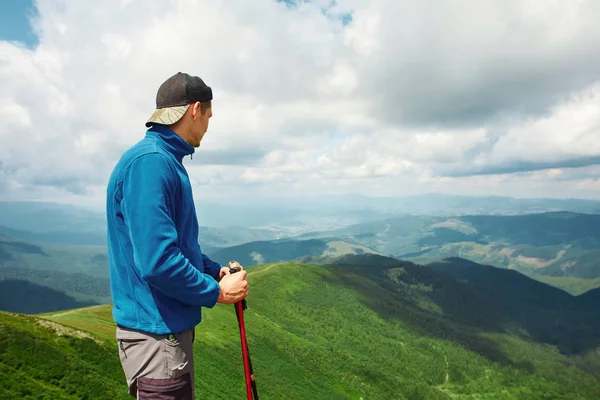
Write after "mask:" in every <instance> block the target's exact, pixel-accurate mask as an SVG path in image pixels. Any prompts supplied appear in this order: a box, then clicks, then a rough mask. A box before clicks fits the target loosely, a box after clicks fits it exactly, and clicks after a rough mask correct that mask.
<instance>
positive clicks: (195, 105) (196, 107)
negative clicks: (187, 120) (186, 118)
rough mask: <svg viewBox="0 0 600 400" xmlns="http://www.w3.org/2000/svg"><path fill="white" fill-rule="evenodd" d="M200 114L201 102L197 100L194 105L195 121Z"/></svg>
mask: <svg viewBox="0 0 600 400" xmlns="http://www.w3.org/2000/svg"><path fill="white" fill-rule="evenodd" d="M198 116H200V102H198V101H197V102H195V103H194V104H193V105H192V119H193V120H194V121H195V120H196V118H198Z"/></svg>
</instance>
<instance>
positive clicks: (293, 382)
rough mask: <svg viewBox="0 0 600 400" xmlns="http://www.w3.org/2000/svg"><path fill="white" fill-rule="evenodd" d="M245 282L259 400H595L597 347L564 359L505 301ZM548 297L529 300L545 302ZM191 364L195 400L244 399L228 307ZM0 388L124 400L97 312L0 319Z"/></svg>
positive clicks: (411, 276)
mask: <svg viewBox="0 0 600 400" xmlns="http://www.w3.org/2000/svg"><path fill="white" fill-rule="evenodd" d="M507 276H511V275H507ZM507 279H508V278H507ZM517 279H521V278H520V277H519V278H517ZM248 280H249V282H250V285H251V295H250V296H249V297H248V309H247V310H246V313H245V322H246V332H247V335H248V345H249V349H250V354H251V356H252V364H253V367H254V375H255V378H256V382H257V387H258V392H259V395H260V397H261V398H262V399H274V398H285V399H299V400H302V399H310V400H313V399H359V398H363V399H397V398H406V399H414V400H420V399H423V400H430V399H431V400H442V399H443V400H449V399H477V398H486V399H509V398H510V399H513V398H515V399H524V400H527V399H536V400H537V399H595V398H600V356H599V354H598V352H597V348H598V344H597V343H589V342H587V346H577V345H576V344H577V343H578V336H577V335H574V336H572V337H571V338H570V340H571V341H572V343H574V345H572V346H570V348H571V349H572V350H573V349H578V352H576V353H570V352H568V351H565V350H562V351H561V350H560V349H559V348H558V347H557V346H555V345H552V344H551V343H552V340H553V337H552V336H551V335H550V333H551V332H547V334H548V337H549V338H548V340H546V339H543V338H542V337H540V336H539V335H535V334H534V335H532V334H531V333H530V332H528V331H527V328H528V325H527V321H526V319H525V320H524V319H522V318H520V316H519V315H518V314H514V313H512V312H509V311H511V309H510V308H509V309H506V308H505V307H506V305H507V304H510V301H509V299H508V298H507V297H510V295H509V296H506V297H505V296H501V295H498V294H496V293H492V292H489V291H487V290H486V289H484V288H483V287H481V286H475V285H473V284H471V283H467V282H460V281H458V280H456V279H455V278H453V277H452V276H450V275H448V274H446V273H441V272H439V271H436V270H435V269H433V268H429V267H425V266H419V265H416V264H413V263H410V262H403V261H398V260H394V259H389V258H384V257H381V256H377V255H349V256H342V257H338V258H336V259H333V260H330V262H329V264H326V265H323V266H315V265H310V264H300V263H274V264H267V265H260V266H254V267H253V268H252V269H251V270H250V271H249V273H248ZM549 290H550V292H541V294H540V296H548V295H552V293H553V292H552V290H557V289H552V288H549ZM514 301H517V302H521V303H523V306H525V307H535V306H536V304H537V303H536V301H537V300H536V299H535V298H533V299H528V298H526V297H525V298H519V299H515V300H514ZM552 307H554V306H552ZM586 312H587V317H588V318H589V319H590V320H595V321H598V320H599V319H598V318H597V317H598V311H597V310H596V309H588V310H587V311H586ZM548 316H549V317H550V318H554V317H555V315H548ZM546 326H547V327H549V328H548V329H549V330H550V331H552V330H555V328H554V327H553V326H552V323H551V321H548V324H547V325H546ZM556 329H562V327H561V326H558V328H556ZM596 333H597V332H596ZM595 337H596V338H598V337H600V335H597V334H596V336H595ZM594 346H595V347H594ZM567 347H569V346H567ZM194 352H195V355H194V358H195V362H196V366H197V369H196V371H197V375H196V381H197V394H198V396H201V397H203V398H228V399H229V398H231V399H237V398H244V381H243V366H242V359H241V354H240V342H239V335H238V326H237V322H236V317H235V313H234V309H233V307H232V306H225V305H217V306H216V307H214V308H213V309H206V310H205V311H204V320H203V322H202V323H201V324H200V325H199V326H198V327H197V328H196V341H195V343H194ZM49 360H52V362H49ZM223 376H226V377H227V379H223ZM0 379H2V382H3V385H0V398H4V397H5V398H22V397H23V396H24V393H28V394H30V395H31V396H32V397H34V398H38V397H42V396H43V395H46V396H47V397H51V398H59V399H60V398H70V397H68V396H71V397H77V398H81V399H92V398H94V399H105V398H106V399H109V398H115V399H121V398H122V399H125V398H126V397H127V396H126V393H125V386H124V380H123V376H122V372H121V371H120V366H119V362H118V355H117V345H116V343H115V339H114V323H113V322H112V317H111V309H110V307H108V306H99V307H92V308H84V309H78V310H71V311H67V312H59V313H52V314H46V315H42V316H18V315H11V314H6V313H0ZM23 379H26V381H25V382H26V383H25V382H24V381H23Z"/></svg>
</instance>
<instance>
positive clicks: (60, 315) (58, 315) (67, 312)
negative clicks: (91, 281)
mask: <svg viewBox="0 0 600 400" xmlns="http://www.w3.org/2000/svg"><path fill="white" fill-rule="evenodd" d="M104 306H105V304H98V305H97V306H91V307H86V308H87V309H92V308H98V307H104ZM80 311H81V309H80V308H76V309H73V310H68V311H64V312H59V313H56V314H49V315H45V316H42V318H44V317H52V318H55V317H64V316H65V315H69V314H73V313H76V312H80Z"/></svg>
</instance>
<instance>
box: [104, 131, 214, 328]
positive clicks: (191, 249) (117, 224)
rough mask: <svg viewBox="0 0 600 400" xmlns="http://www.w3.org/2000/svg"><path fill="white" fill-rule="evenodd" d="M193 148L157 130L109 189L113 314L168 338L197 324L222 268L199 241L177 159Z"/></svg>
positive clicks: (127, 156) (128, 155) (118, 169)
mask: <svg viewBox="0 0 600 400" xmlns="http://www.w3.org/2000/svg"><path fill="white" fill-rule="evenodd" d="M193 153H194V147H192V146H191V145H189V144H188V143H186V142H185V141H184V140H183V139H181V137H179V136H178V135H177V134H176V133H175V132H173V131H172V130H171V129H169V128H168V127H165V126H163V125H155V126H152V127H151V128H150V129H148V131H147V132H146V136H145V137H144V138H143V139H142V140H141V141H140V142H138V143H137V144H135V145H134V146H132V147H131V148H130V149H129V150H127V151H126V152H125V153H124V154H123V155H122V157H121V159H120V160H119V162H118V163H117V165H116V166H115V168H114V170H113V172H112V174H111V176H110V180H109V182H108V186H107V193H106V195H107V198H106V200H107V202H106V211H107V228H108V260H109V269H110V284H111V292H112V299H113V317H114V320H115V322H116V323H117V324H118V325H121V326H124V327H127V328H132V329H137V330H142V331H146V332H151V333H155V334H166V333H175V332H181V331H184V330H187V329H190V328H192V327H194V326H196V325H197V324H198V323H200V321H201V320H202V313H201V308H202V307H209V308H211V307H213V306H214V305H215V304H216V302H217V299H218V297H219V291H220V288H219V284H218V282H217V279H218V275H219V270H220V268H221V265H220V264H218V263H216V262H214V261H212V260H210V259H209V258H208V257H206V256H205V255H204V254H202V250H201V248H200V245H199V244H198V220H197V216H196V210H195V207H194V200H193V197H192V189H191V186H190V180H189V177H188V174H187V171H186V169H185V167H184V166H183V157H184V156H186V155H190V154H193Z"/></svg>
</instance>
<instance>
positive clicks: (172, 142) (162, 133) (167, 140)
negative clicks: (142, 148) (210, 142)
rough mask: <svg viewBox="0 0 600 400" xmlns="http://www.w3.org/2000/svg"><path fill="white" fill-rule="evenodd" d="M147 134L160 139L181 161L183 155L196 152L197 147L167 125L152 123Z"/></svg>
mask: <svg viewBox="0 0 600 400" xmlns="http://www.w3.org/2000/svg"><path fill="white" fill-rule="evenodd" d="M146 136H149V137H154V138H158V139H160V141H161V142H162V144H163V145H164V147H165V149H166V150H167V151H169V152H170V153H171V154H173V155H174V156H175V158H177V159H178V160H179V162H181V161H182V160H183V157H185V156H187V155H191V154H194V152H195V151H196V149H195V148H194V146H192V145H190V144H189V143H187V142H186V141H185V140H183V139H182V138H181V136H179V135H178V134H177V133H175V132H174V131H173V130H172V129H171V128H169V127H168V126H166V125H160V124H156V125H152V126H151V127H150V128H149V129H148V130H147V131H146Z"/></svg>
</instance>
